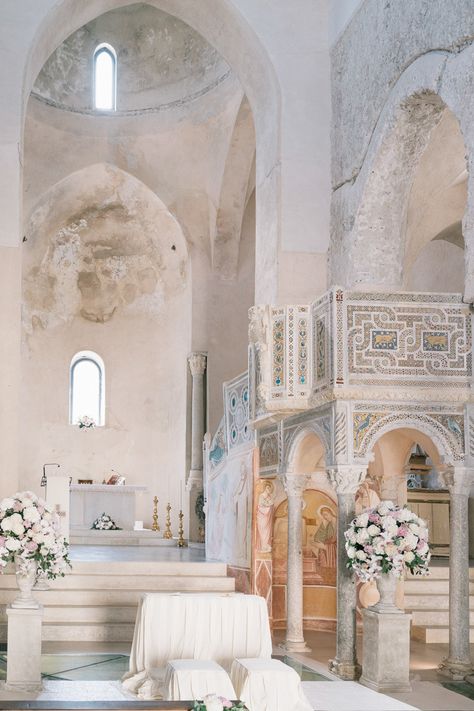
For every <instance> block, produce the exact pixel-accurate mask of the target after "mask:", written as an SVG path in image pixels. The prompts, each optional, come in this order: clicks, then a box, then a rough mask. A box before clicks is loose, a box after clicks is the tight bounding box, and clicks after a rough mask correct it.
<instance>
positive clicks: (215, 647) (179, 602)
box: [123, 593, 272, 698]
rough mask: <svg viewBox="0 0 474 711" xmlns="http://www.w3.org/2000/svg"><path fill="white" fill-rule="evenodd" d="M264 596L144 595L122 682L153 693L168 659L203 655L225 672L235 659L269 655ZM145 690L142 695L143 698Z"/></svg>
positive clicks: (266, 612) (201, 657) (150, 693)
mask: <svg viewBox="0 0 474 711" xmlns="http://www.w3.org/2000/svg"><path fill="white" fill-rule="evenodd" d="M271 654H272V640H271V634H270V624H269V621H268V610H267V605H266V602H265V600H264V599H263V598H262V597H260V596H258V595H244V594H242V593H145V594H144V595H143V596H142V598H141V600H140V603H139V606H138V611H137V617H136V621H135V630H134V634H133V642H132V650H131V654H130V667H129V671H128V673H127V674H125V676H124V677H123V686H124V688H126V689H127V690H128V691H131V692H133V693H136V694H138V695H139V697H140V698H146V697H148V698H153V697H156V695H157V688H158V686H159V683H158V684H154V683H152V682H153V681H154V680H158V678H160V677H161V680H162V679H163V676H164V669H165V667H166V664H167V662H168V661H169V660H170V659H202V660H205V659H209V660H213V661H216V662H217V663H218V664H220V665H221V666H222V667H224V669H226V671H228V672H229V671H230V668H231V666H232V662H233V660H234V659H235V658H236V657H263V658H266V659H270V658H271ZM145 694H146V696H145Z"/></svg>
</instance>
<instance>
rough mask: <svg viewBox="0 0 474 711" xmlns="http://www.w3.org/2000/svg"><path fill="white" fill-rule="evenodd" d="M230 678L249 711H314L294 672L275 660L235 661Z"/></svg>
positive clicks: (238, 696)
mask: <svg viewBox="0 0 474 711" xmlns="http://www.w3.org/2000/svg"><path fill="white" fill-rule="evenodd" d="M230 678H231V680H232V683H233V685H234V689H235V691H236V694H237V698H238V699H240V700H242V701H243V702H244V703H245V704H246V705H247V706H248V707H249V709H251V711H313V710H312V706H311V705H310V703H309V702H308V699H307V698H306V696H305V695H304V692H303V689H302V687H301V681H300V678H299V676H298V674H297V673H296V671H295V670H294V669H292V668H291V667H289V666H288V665H287V664H283V662H280V661H279V660H278V659H262V658H258V659H235V660H234V662H233V664H232V668H231V671H230Z"/></svg>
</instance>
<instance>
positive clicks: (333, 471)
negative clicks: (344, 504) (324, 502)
mask: <svg viewBox="0 0 474 711" xmlns="http://www.w3.org/2000/svg"><path fill="white" fill-rule="evenodd" d="M327 474H328V478H329V481H330V483H331V486H332V487H333V488H334V490H335V491H336V494H338V495H339V494H353V495H354V496H355V494H356V492H357V490H358V488H359V486H360V485H361V484H362V482H363V481H364V479H365V477H366V476H367V466H366V465H364V464H339V465H338V466H337V467H329V468H328V469H327Z"/></svg>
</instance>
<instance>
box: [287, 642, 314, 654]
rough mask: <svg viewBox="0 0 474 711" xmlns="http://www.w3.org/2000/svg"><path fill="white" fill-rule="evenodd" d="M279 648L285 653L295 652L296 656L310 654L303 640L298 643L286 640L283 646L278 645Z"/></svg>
mask: <svg viewBox="0 0 474 711" xmlns="http://www.w3.org/2000/svg"><path fill="white" fill-rule="evenodd" d="M280 648H281V649H282V650H283V651H285V652H296V653H297V654H307V653H308V652H311V649H310V648H309V647H308V645H307V644H306V642H305V641H304V639H303V640H299V641H296V640H289V639H286V640H285V641H284V642H283V644H280Z"/></svg>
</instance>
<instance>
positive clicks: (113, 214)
mask: <svg viewBox="0 0 474 711" xmlns="http://www.w3.org/2000/svg"><path fill="white" fill-rule="evenodd" d="M26 238H27V241H26V243H25V244H24V245H23V306H24V308H23V332H24V338H23V347H22V361H21V366H22V368H21V374H22V385H21V409H20V421H21V426H20V437H21V441H22V443H23V444H22V448H21V453H20V481H21V485H22V486H24V487H27V488H33V489H37V487H38V482H39V478H40V474H41V467H42V464H43V463H44V462H46V461H57V462H59V463H60V464H61V467H62V470H63V471H65V472H66V473H68V474H70V475H71V476H72V477H73V478H74V479H77V478H93V479H94V480H97V481H99V482H100V481H102V479H103V477H104V476H105V475H106V474H107V472H109V471H110V469H115V470H116V471H118V472H120V473H123V474H124V475H125V476H126V478H127V483H136V484H146V485H147V486H148V487H149V493H148V495H143V496H141V498H140V502H139V507H138V511H137V518H139V519H143V520H144V521H145V522H147V523H148V524H150V523H151V513H152V505H151V498H152V496H153V495H154V494H157V495H158V496H159V497H160V499H161V500H162V501H163V502H164V500H165V498H166V499H167V498H168V497H169V498H170V500H171V503H172V505H173V507H174V510H175V511H176V509H177V505H178V500H179V490H180V482H181V483H183V482H184V476H185V441H186V438H185V428H186V408H187V398H186V368H187V363H186V356H187V353H188V352H189V350H190V331H191V329H190V321H191V305H190V287H189V278H188V266H187V264H188V255H187V246H186V243H185V240H184V237H183V234H182V231H181V228H180V226H179V224H178V223H177V222H176V220H175V219H174V218H173V217H172V216H171V215H170V213H169V212H168V210H166V208H165V206H164V205H163V203H161V201H160V200H159V199H158V198H157V197H156V195H154V194H153V193H151V191H149V190H148V189H147V188H146V187H145V186H143V184H141V183H140V182H139V181H137V180H136V179H135V178H133V177H131V176H130V175H127V174H125V173H122V172H121V171H119V170H117V169H116V168H113V167H111V166H107V165H96V166H92V167H91V168H89V169H86V170H84V171H79V172H77V173H75V174H73V175H72V176H70V177H69V178H67V179H65V180H64V181H61V182H60V183H59V184H58V185H57V186H56V187H55V188H53V189H52V190H51V191H49V192H48V193H47V194H46V196H45V197H44V199H43V200H42V201H41V203H40V204H39V205H38V207H37V209H36V211H35V212H34V213H33V215H32V217H31V219H30V222H29V225H28V229H27V231H26ZM81 350H92V351H95V352H97V353H98V354H99V355H100V356H101V357H102V359H103V360H104V363H105V382H106V409H105V426H104V427H98V428H97V429H95V430H94V431H92V432H87V431H86V432H84V431H80V430H79V429H78V428H77V427H76V426H74V425H71V424H69V366H70V362H71V359H72V357H73V356H74V354H75V353H77V352H78V351H81Z"/></svg>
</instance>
